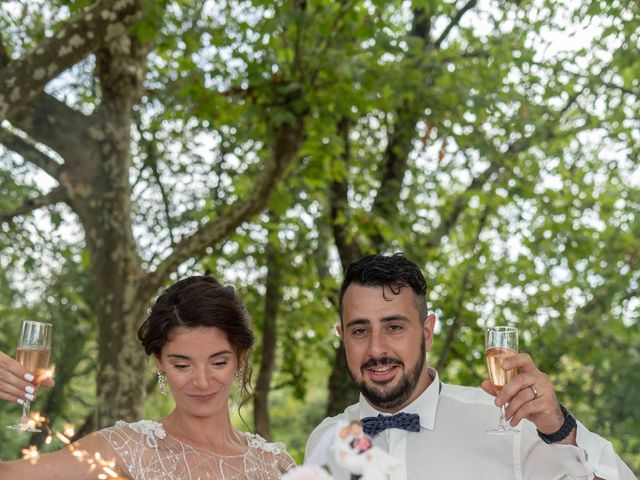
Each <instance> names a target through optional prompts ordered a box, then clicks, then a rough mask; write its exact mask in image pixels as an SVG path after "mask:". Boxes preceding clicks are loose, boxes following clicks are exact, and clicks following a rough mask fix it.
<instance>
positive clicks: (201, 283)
mask: <svg viewBox="0 0 640 480" xmlns="http://www.w3.org/2000/svg"><path fill="white" fill-rule="evenodd" d="M177 327H186V328H196V327H216V328H219V329H220V330H222V331H223V332H224V334H225V335H226V336H227V339H228V340H229V343H230V344H231V347H232V348H233V351H234V353H235V354H236V358H237V359H238V375H237V377H238V384H239V385H238V388H239V389H240V392H241V394H242V396H243V397H245V398H246V397H247V396H248V394H249V392H248V388H247V386H248V384H249V379H250V378H251V362H250V361H249V354H250V351H251V347H252V346H253V344H254V341H255V337H254V335H253V331H252V330H251V325H250V319H249V313H248V312H247V309H246V307H245V306H244V304H243V303H242V301H240V299H239V298H238V296H237V295H236V292H235V290H234V288H233V287H231V286H223V285H221V284H220V283H219V282H218V281H217V280H216V279H215V278H213V277H210V276H193V277H188V278H185V279H183V280H180V281H179V282H177V283H175V284H173V285H172V286H170V287H169V288H167V289H166V290H165V291H164V293H163V294H162V295H160V296H159V297H158V299H157V300H156V303H155V304H154V305H153V307H152V308H151V313H150V314H149V316H148V317H147V319H146V320H145V321H144V323H143V324H142V325H141V326H140V328H139V329H138V339H139V340H140V342H141V343H142V346H143V347H144V351H145V352H146V353H147V355H155V356H157V357H160V353H161V352H162V348H163V347H164V345H165V344H166V343H167V341H169V337H170V335H171V332H172V331H173V330H174V329H175V328H177Z"/></svg>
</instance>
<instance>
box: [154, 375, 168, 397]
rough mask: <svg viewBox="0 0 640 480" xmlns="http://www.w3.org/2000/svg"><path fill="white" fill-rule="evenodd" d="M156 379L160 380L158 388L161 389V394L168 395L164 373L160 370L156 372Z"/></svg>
mask: <svg viewBox="0 0 640 480" xmlns="http://www.w3.org/2000/svg"><path fill="white" fill-rule="evenodd" d="M156 377H157V379H158V386H159V387H160V393H161V394H162V395H165V396H166V395H167V385H166V384H165V383H164V382H165V380H166V377H165V375H164V373H163V372H161V371H160V370H158V371H157V372H156Z"/></svg>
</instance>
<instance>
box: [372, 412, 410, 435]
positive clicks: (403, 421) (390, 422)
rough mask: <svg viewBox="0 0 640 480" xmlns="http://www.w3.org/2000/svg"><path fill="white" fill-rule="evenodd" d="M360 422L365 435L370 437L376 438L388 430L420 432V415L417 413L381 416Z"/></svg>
mask: <svg viewBox="0 0 640 480" xmlns="http://www.w3.org/2000/svg"><path fill="white" fill-rule="evenodd" d="M360 422H361V423H362V429H363V430H364V433H366V434H367V435H369V436H370V437H375V436H376V435H377V434H379V433H380V432H382V431H383V430H386V429H387V428H401V429H403V430H408V431H410V432H419V431H420V415H418V414H417V413H405V412H401V413H396V414H395V415H391V416H384V415H382V414H380V415H378V416H377V417H366V418H363V419H361V420H360Z"/></svg>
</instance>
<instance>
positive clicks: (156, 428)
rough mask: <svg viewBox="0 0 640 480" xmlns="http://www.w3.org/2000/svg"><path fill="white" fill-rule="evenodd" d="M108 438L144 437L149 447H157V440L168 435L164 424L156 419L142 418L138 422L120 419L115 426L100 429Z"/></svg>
mask: <svg viewBox="0 0 640 480" xmlns="http://www.w3.org/2000/svg"><path fill="white" fill-rule="evenodd" d="M98 433H101V434H102V435H103V436H104V437H105V438H107V440H113V439H114V437H116V438H118V437H119V438H120V440H122V439H123V438H134V437H138V438H140V439H144V440H145V443H146V445H147V446H148V447H152V448H153V447H155V446H156V445H157V443H156V442H157V440H162V439H164V438H165V437H166V436H167V432H166V431H165V429H164V426H163V425H162V424H161V423H160V422H156V421H154V420H140V421H138V422H125V421H123V420H118V421H117V422H116V424H115V425H114V426H113V427H109V428H105V429H102V430H100V431H99V432H98Z"/></svg>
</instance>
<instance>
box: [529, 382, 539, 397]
mask: <svg viewBox="0 0 640 480" xmlns="http://www.w3.org/2000/svg"><path fill="white" fill-rule="evenodd" d="M529 388H530V389H531V391H532V392H533V400H535V399H536V398H538V397H539V396H540V395H538V390H536V386H535V385H529Z"/></svg>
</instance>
